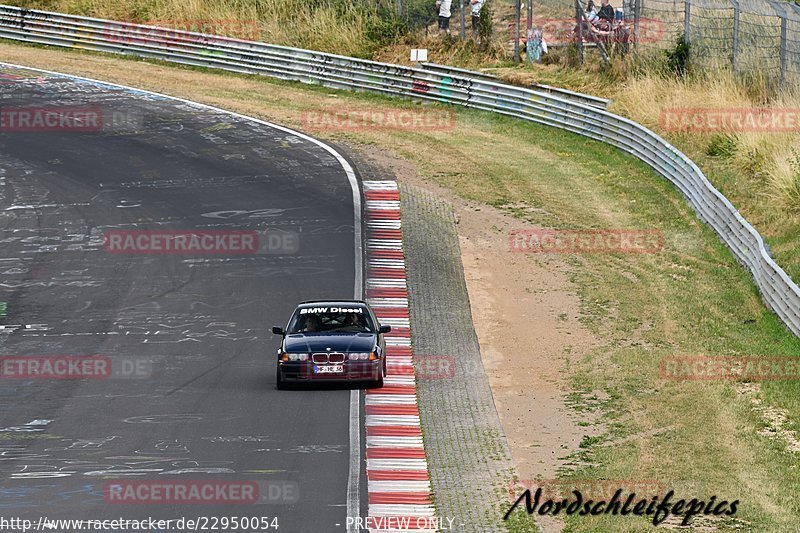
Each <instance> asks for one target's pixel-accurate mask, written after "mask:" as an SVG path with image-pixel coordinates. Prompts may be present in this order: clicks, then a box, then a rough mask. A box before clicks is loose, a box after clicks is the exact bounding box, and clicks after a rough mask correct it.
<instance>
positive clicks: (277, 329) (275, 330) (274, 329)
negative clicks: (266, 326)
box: [272, 326, 283, 335]
mask: <svg viewBox="0 0 800 533" xmlns="http://www.w3.org/2000/svg"><path fill="white" fill-rule="evenodd" d="M272 333H273V334H275V335H283V328H282V327H280V326H272Z"/></svg>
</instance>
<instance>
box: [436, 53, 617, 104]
mask: <svg viewBox="0 0 800 533" xmlns="http://www.w3.org/2000/svg"><path fill="white" fill-rule="evenodd" d="M420 64H421V65H422V67H423V68H424V69H425V70H426V71H428V72H436V73H437V74H442V75H445V76H462V77H467V78H471V79H473V80H480V81H488V82H492V83H503V82H502V80H500V78H498V77H497V76H495V75H494V74H491V73H489V72H474V71H471V70H466V69H463V68H458V67H451V66H448V65H439V64H438V63H420ZM530 87H531V88H532V89H534V90H536V91H542V92H546V93H549V94H553V95H555V96H560V97H561V98H565V99H567V100H571V101H573V102H577V103H579V104H585V105H590V106H594V107H599V108H601V109H608V106H609V104H610V103H611V100H607V99H605V98H600V97H597V96H592V95H591V94H583V93H577V92H575V91H570V90H568V89H562V88H561V87H553V86H552V85H543V84H541V83H532V84H530Z"/></svg>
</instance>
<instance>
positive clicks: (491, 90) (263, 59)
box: [0, 5, 800, 336]
mask: <svg viewBox="0 0 800 533" xmlns="http://www.w3.org/2000/svg"><path fill="white" fill-rule="evenodd" d="M0 38H6V39H13V40H17V41H25V42H29V43H38V44H45V45H54V46H63V47H68V48H78V49H84V50H96V51H101V52H112V53H120V54H127V55H133V56H137V57H148V58H154V59H160V60H164V61H170V62H175V63H181V64H185V65H194V66H200V67H208V68H216V69H224V70H229V71H233V72H241V73H248V74H262V75H266V76H271V77H275V78H280V79H284V80H295V81H300V82H303V83H311V84H320V85H324V86H327V87H333V88H340V89H353V90H361V91H372V92H378V93H382V94H385V95H395V96H408V97H412V98H416V99H422V100H428V101H434V102H442V103H449V104H454V105H461V106H464V107H469V108H473V109H480V110H484V111H490V112H494V113H499V114H502V115H508V116H512V117H517V118H520V119H523V120H528V121H530V122H535V123H537V124H543V125H546V126H552V127H555V128H560V129H563V130H567V131H571V132H573V133H577V134H579V135H583V136H585V137H589V138H591V139H595V140H598V141H601V142H605V143H608V144H610V145H612V146H615V147H617V148H619V149H620V150H622V151H624V152H626V153H628V154H631V155H633V156H634V157H637V158H638V159H640V160H641V161H643V162H645V163H647V164H648V165H649V166H650V167H652V168H653V169H654V170H655V171H656V172H657V173H658V174H660V175H661V176H663V177H664V178H666V179H668V180H669V181H670V182H672V183H673V184H674V185H675V186H676V187H677V188H678V190H679V191H681V193H682V194H683V195H684V196H685V197H686V199H687V201H688V202H689V204H690V205H691V206H692V207H693V208H694V210H695V211H696V213H697V215H698V217H699V218H700V219H701V220H703V221H704V222H706V223H707V224H708V225H709V226H711V227H712V228H713V229H714V230H715V231H716V233H717V234H718V235H719V237H720V239H721V240H722V241H723V242H724V243H725V245H726V246H727V247H728V248H730V250H731V251H732V252H733V254H734V255H735V256H736V258H737V259H738V260H739V261H740V262H741V263H742V264H744V265H745V266H746V267H747V269H748V270H749V271H750V272H751V274H752V276H753V279H754V280H755V283H756V285H757V286H758V288H759V290H760V291H761V295H762V298H763V300H764V302H765V303H766V304H767V305H768V306H769V307H770V308H771V309H772V310H773V311H774V312H775V313H776V314H777V315H778V316H779V317H780V318H781V320H783V322H784V323H785V324H786V325H787V327H788V328H789V329H790V330H791V331H792V332H793V333H794V334H795V335H798V336H800V288H798V286H797V285H796V284H795V283H794V282H793V281H792V280H791V279H790V278H789V276H787V275H786V273H785V272H784V271H783V269H781V268H780V267H779V266H778V265H777V264H776V263H775V261H774V260H773V259H772V258H771V257H770V255H769V253H768V252H767V249H766V246H765V243H764V240H763V238H762V237H761V235H759V233H758V232H757V231H756V230H755V229H754V228H753V226H751V225H750V224H749V223H748V222H747V221H746V220H745V219H744V218H743V217H742V216H741V215H740V214H739V212H738V211H737V210H736V208H735V207H734V206H733V205H732V204H731V203H730V201H728V199H727V198H725V197H724V196H723V195H722V194H721V193H720V192H719V191H718V190H717V189H715V188H714V187H713V186H712V185H711V183H710V182H709V181H708V179H706V177H705V176H704V175H703V173H702V172H701V171H700V169H699V168H698V167H697V165H695V164H694V163H693V162H692V161H691V160H690V159H689V158H688V157H686V156H685V155H684V154H683V153H681V152H680V151H678V150H677V149H676V148H675V147H673V146H672V145H670V144H669V143H667V142H666V141H665V140H664V139H662V138H661V137H659V136H658V135H656V134H655V133H653V132H652V131H650V130H648V129H647V128H645V127H644V126H642V125H640V124H637V123H635V122H633V121H631V120H628V119H626V118H623V117H620V116H618V115H614V114H612V113H609V112H607V111H605V110H603V109H598V108H597V107H593V106H589V105H584V104H581V103H576V102H573V101H570V100H568V99H566V98H562V97H560V96H556V95H552V94H548V93H545V92H541V91H535V90H531V89H526V88H522V87H514V86H510V85H504V84H502V83H496V82H491V81H485V80H479V79H477V78H475V77H471V76H470V75H468V74H466V73H461V74H456V73H452V74H448V75H442V74H441V73H437V72H432V71H430V70H426V69H424V68H409V67H404V66H399V65H391V64H386V63H378V62H375V61H367V60H362V59H354V58H350V57H344V56H339V55H334V54H326V53H322V52H314V51H310V50H301V49H295V48H288V47H284V46H276V45H270V44H266V43H260V42H253V41H244V40H239V39H232V38H227V37H220V36H214V35H205V34H199V33H194V32H187V31H181V30H172V29H167V28H158V27H153V26H144V25H136V24H130V23H125V22H115V21H110V20H102V19H96V18H88V17H79V16H74V15H66V14H60V13H50V12H46V11H34V10H28V9H21V8H17V7H12V6H5V5H0Z"/></svg>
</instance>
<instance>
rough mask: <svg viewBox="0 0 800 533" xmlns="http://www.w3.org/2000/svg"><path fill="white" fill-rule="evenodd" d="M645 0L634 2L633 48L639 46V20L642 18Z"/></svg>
mask: <svg viewBox="0 0 800 533" xmlns="http://www.w3.org/2000/svg"><path fill="white" fill-rule="evenodd" d="M643 3H644V0H633V47H634V48H637V46H638V44H639V19H640V18H641V16H642V4H643Z"/></svg>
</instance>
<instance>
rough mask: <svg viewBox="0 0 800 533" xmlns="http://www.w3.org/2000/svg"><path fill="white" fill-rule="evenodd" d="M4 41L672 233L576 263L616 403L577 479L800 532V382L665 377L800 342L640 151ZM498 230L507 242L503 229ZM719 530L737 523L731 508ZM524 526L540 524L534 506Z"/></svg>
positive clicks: (458, 186)
mask: <svg viewBox="0 0 800 533" xmlns="http://www.w3.org/2000/svg"><path fill="white" fill-rule="evenodd" d="M0 51H1V52H2V57H3V60H4V61H7V62H12V63H19V64H24V65H28V66H32V67H40V68H45V69H51V70H56V71H61V72H67V73H71V74H77V75H85V76H89V77H94V78H99V79H106V80H108V81H113V82H119V83H124V84H127V85H133V86H138V87H141V88H145V89H151V90H155V91H160V92H164V93H168V94H172V95H175V96H180V97H184V98H190V99H193V100H197V101H199V102H204V103H208V104H211V105H215V106H219V107H223V108H226V109H230V110H233V111H237V112H241V113H245V114H248V115H253V116H256V117H260V118H265V119H268V120H270V121H273V122H277V123H280V124H285V125H287V126H290V127H294V128H298V129H300V130H304V131H306V132H308V133H310V134H312V135H315V136H317V137H320V138H323V139H326V140H329V141H334V142H340V143H349V144H351V145H355V146H358V147H360V148H364V149H369V147H370V146H374V147H376V148H379V149H383V150H389V151H391V152H393V153H395V154H397V155H398V156H400V157H401V158H403V159H405V160H407V161H408V162H409V163H410V164H412V165H413V166H414V167H415V168H416V170H417V171H418V172H419V174H420V175H422V176H423V177H425V178H427V179H430V180H432V181H434V182H436V183H437V184H439V185H442V186H445V187H448V188H450V189H452V190H453V191H454V192H455V193H456V194H458V195H459V196H461V197H464V198H466V199H470V200H475V201H480V202H484V203H486V204H490V205H492V206H495V207H497V208H499V209H501V210H503V211H506V212H509V213H512V214H514V215H515V216H516V217H518V218H519V219H520V221H521V223H522V221H526V222H530V223H534V224H537V225H542V226H547V227H555V228H567V229H588V228H591V229H607V228H613V229H617V228H632V229H634V228H635V229H657V230H660V231H662V232H663V233H664V235H665V237H666V244H665V249H664V251H662V252H661V253H658V254H652V255H647V254H628V255H618V254H593V255H576V256H570V257H569V259H568V260H569V261H570V262H572V264H573V265H574V266H575V267H576V271H578V272H579V274H576V275H575V282H576V283H577V284H578V286H579V287H580V297H581V299H582V305H583V315H582V320H583V321H584V323H585V324H586V325H587V326H588V327H589V328H590V329H591V330H592V331H593V332H594V333H595V334H596V335H598V336H599V337H600V338H601V339H602V340H603V346H602V348H599V349H597V350H595V351H594V352H593V353H592V354H590V355H589V356H588V357H583V358H575V357H570V356H569V355H568V354H567V355H565V362H564V371H565V372H568V373H569V374H570V376H571V381H572V384H573V388H574V391H573V394H572V395H571V398H570V399H571V401H572V405H574V409H575V411H576V415H577V416H581V413H583V412H587V411H594V412H596V413H601V414H602V420H603V422H604V423H605V425H606V427H608V431H607V432H606V434H604V435H603V436H602V437H600V438H592V439H586V440H585V443H584V446H583V448H582V451H581V454H580V456H579V457H576V462H578V461H579V462H580V463H581V464H585V465H587V466H584V467H581V468H580V469H579V470H576V471H574V472H571V473H565V474H564V475H568V476H569V477H574V478H581V479H587V478H592V479H594V478H597V479H638V480H659V481H661V482H663V483H664V484H665V485H667V486H671V487H673V488H674V489H675V490H676V492H677V493H678V495H679V497H686V498H693V497H698V498H707V497H710V496H712V495H716V496H717V497H718V498H720V499H728V500H730V499H737V498H738V499H740V500H741V506H740V511H739V513H737V515H736V519H737V522H736V524H735V525H738V526H739V527H742V526H744V528H745V529H747V528H752V530H757V531H792V530H794V528H796V510H797V509H798V508H800V494H798V492H797V491H796V490H795V489H796V487H797V486H798V485H800V473H799V472H798V470H797V468H796V458H795V454H794V453H792V452H789V451H787V440H789V441H790V440H791V439H793V438H794V437H793V435H795V436H796V434H797V433H792V432H800V383H798V382H797V381H792V380H789V381H773V382H765V383H762V384H761V385H760V386H758V387H747V388H745V387H742V386H737V384H735V383H731V382H717V381H690V382H676V381H665V380H663V379H661V377H660V375H659V362H660V360H661V359H662V358H663V357H665V356H674V355H687V356H694V355H732V354H733V355H749V356H757V357H759V356H793V357H797V356H800V340H798V339H797V338H795V337H793V336H792V335H791V334H790V333H788V331H786V330H785V328H784V327H783V326H782V325H781V324H780V322H779V321H778V320H777V318H776V317H775V316H774V315H773V314H771V313H770V312H768V311H767V310H766V309H765V307H764V306H763V305H762V304H761V301H760V297H759V295H758V293H757V291H756V289H755V286H754V285H753V283H752V282H751V280H750V277H749V275H748V273H747V272H746V271H745V270H744V268H742V267H741V266H740V265H738V264H737V263H736V262H735V261H734V259H733V257H732V255H731V254H730V253H729V252H728V250H727V249H726V248H725V247H724V246H723V245H722V244H721V243H720V241H719V239H718V238H717V237H716V235H715V234H714V233H713V232H712V231H711V230H710V229H709V228H707V227H706V226H704V225H703V224H702V223H700V222H699V221H698V220H697V218H696V217H695V216H694V213H693V212H692V211H691V209H690V208H689V207H688V206H687V204H686V202H685V201H684V200H683V198H682V197H681V196H680V194H679V193H678V192H677V191H676V190H675V189H674V188H673V187H672V186H671V185H669V184H668V183H667V182H666V181H665V180H663V179H661V178H659V177H658V176H656V175H655V174H654V173H653V172H651V171H650V170H649V169H648V168H647V167H645V166H644V165H643V164H641V163H640V162H638V161H636V160H634V159H632V158H630V157H627V156H624V155H623V154H621V153H620V152H618V151H617V150H615V149H613V148H611V147H609V146H606V145H603V144H601V143H598V142H594V141H589V140H586V139H583V138H581V137H578V136H575V135H572V134H568V133H565V132H561V131H558V130H554V129H549V128H545V127H542V126H537V125H533V124H527V123H523V122H521V121H517V120H513V119H510V118H505V117H498V116H494V115H492V114H489V113H482V112H474V111H466V110H461V109H455V108H454V109H453V111H454V113H455V115H454V117H455V120H454V126H453V128H452V129H445V130H442V131H421V130H400V131H392V130H376V129H372V130H360V131H356V132H342V131H314V130H312V129H309V128H308V127H307V124H305V123H304V122H303V120H302V113H303V112H308V111H314V110H317V111H328V112H335V111H339V110H342V109H352V110H367V109H370V110H372V109H381V110H385V109H398V108H402V109H420V106H418V105H415V104H413V103H410V102H407V101H397V100H389V99H385V98H382V97H375V96H368V95H353V94H349V93H344V92H338V91H333V90H328V89H324V88H319V87H307V86H301V85H297V84H289V83H280V82H275V81H272V80H268V79H264V78H257V77H245V76H235V75H230V74H224V73H213V72H204V71H200V70H193V69H185V68H177V67H171V66H170V67H167V66H163V65H153V64H148V63H145V62H140V61H133V60H126V59H119V58H110V57H107V56H103V55H98V54H89V53H79V52H74V51H65V50H52V49H41V48H33V47H23V46H17V45H10V44H7V43H0ZM437 109H444V108H437ZM447 109H449V108H447ZM121 164H124V162H121ZM406 222H407V223H410V224H413V221H406ZM497 238H498V239H503V240H506V239H507V238H508V237H507V235H505V234H503V233H500V232H498V235H497ZM530 260H532V261H533V260H535V258H533V257H531V258H530ZM520 348H521V349H526V350H535V349H536V347H535V346H524V347H520ZM554 364H558V363H557V362H554ZM754 400H758V401H760V403H755V402H754ZM765 407H770V408H771V409H772V410H771V411H769V412H765V409H764V408H765ZM770 413H772V414H774V413H781V414H782V416H785V420H783V421H781V420H780V419H779V417H777V418H776V417H775V416H771V415H770ZM526 423H529V424H536V420H529V421H527V422H526ZM776 424H777V426H776ZM784 430H785V431H788V432H789V433H785V432H782V431H784ZM502 504H503V503H500V504H499V505H502ZM742 521H744V522H746V524H747V525H745V524H743V522H742ZM713 525H714V526H716V527H717V528H720V529H726V528H728V527H733V526H734V524H733V521H731V520H728V521H727V522H725V521H716V522H714V524H713ZM567 526H568V530H569V531H640V530H647V529H649V528H651V527H652V525H648V522H647V521H646V520H644V519H632V518H620V517H604V518H588V517H573V518H571V519H570V520H569V521H568V523H567ZM510 528H511V530H512V531H533V530H534V529H533V528H532V521H531V520H530V519H529V518H528V517H522V516H521V515H520V516H517V517H515V520H514V524H512V525H510Z"/></svg>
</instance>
